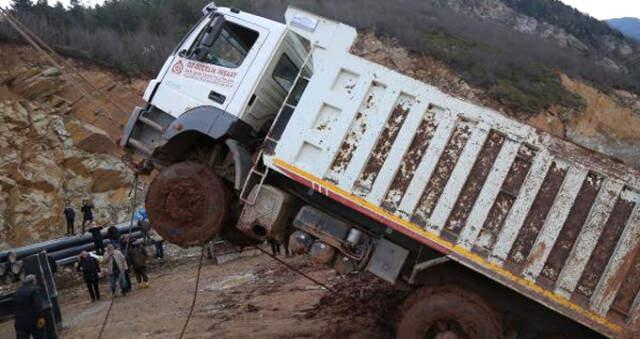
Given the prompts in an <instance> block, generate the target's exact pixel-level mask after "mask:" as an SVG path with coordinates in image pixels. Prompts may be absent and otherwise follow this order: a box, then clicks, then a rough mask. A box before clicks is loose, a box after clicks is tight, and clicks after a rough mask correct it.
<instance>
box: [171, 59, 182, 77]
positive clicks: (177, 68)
mask: <svg viewBox="0 0 640 339" xmlns="http://www.w3.org/2000/svg"><path fill="white" fill-rule="evenodd" d="M183 70H184V65H183V64H182V60H178V62H176V63H175V64H173V67H171V72H173V73H175V74H181V73H182V71H183Z"/></svg>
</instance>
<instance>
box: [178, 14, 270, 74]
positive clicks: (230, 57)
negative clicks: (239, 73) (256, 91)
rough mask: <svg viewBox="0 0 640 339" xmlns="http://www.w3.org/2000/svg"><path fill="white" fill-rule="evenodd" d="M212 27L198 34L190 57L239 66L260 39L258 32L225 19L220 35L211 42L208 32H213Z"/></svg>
mask: <svg viewBox="0 0 640 339" xmlns="http://www.w3.org/2000/svg"><path fill="white" fill-rule="evenodd" d="M211 28H212V27H209V28H207V29H205V30H204V31H203V32H202V33H201V34H200V36H198V39H197V40H196V42H195V44H194V48H193V50H192V52H191V53H190V59H192V60H197V61H201V62H206V63H209V64H213V65H218V66H222V67H226V68H237V67H239V66H240V65H241V64H242V61H243V60H244V58H245V57H246V56H247V53H249V50H250V49H251V47H253V45H254V44H255V42H256V40H257V39H258V32H256V31H253V30H250V29H248V28H246V27H242V26H240V25H236V24H234V23H232V22H229V21H225V22H224V23H223V24H222V27H221V28H220V32H219V33H218V36H217V37H216V38H215V40H214V41H213V42H211V41H209V39H208V38H207V35H208V34H212V33H213V32H211Z"/></svg>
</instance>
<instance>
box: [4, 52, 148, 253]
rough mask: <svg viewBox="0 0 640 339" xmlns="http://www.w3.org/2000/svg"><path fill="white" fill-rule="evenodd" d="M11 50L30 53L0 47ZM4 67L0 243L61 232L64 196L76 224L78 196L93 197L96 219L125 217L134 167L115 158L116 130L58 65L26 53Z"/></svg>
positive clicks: (22, 242) (78, 219)
mask: <svg viewBox="0 0 640 339" xmlns="http://www.w3.org/2000/svg"><path fill="white" fill-rule="evenodd" d="M8 49H10V50H11V51H12V53H13V54H15V53H17V54H20V53H23V54H28V53H30V50H29V49H27V48H15V47H13V46H8V48H7V49H5V46H3V47H2V51H6V50H8ZM13 57H15V55H13ZM4 61H5V63H6V62H8V61H7V59H5V60H4ZM20 61H22V60H20ZM2 70H4V71H3V72H0V250H1V249H5V248H8V247H13V246H21V245H25V244H28V243H32V242H37V241H42V240H45V239H49V238H52V237H56V236H61V235H63V234H64V233H65V231H66V224H65V222H64V218H63V215H62V210H63V208H64V204H65V201H70V202H71V204H72V206H73V207H74V208H76V230H78V229H79V227H80V222H81V216H80V214H81V213H80V211H79V208H80V204H81V201H82V199H91V200H93V202H94V205H95V207H96V211H95V216H96V221H97V222H99V223H108V222H122V221H124V220H126V219H127V217H128V213H129V206H130V204H129V199H128V194H129V191H130V190H131V182H132V179H133V173H132V171H131V170H130V169H129V168H127V167H126V166H125V165H124V163H122V162H121V161H120V157H119V154H118V151H117V148H116V145H115V144H114V142H113V137H112V136H111V135H109V133H108V132H106V131H105V130H103V129H101V128H99V127H96V126H95V125H93V124H91V123H90V122H91V121H90V119H88V118H89V117H91V116H93V115H95V112H91V111H89V110H87V109H86V107H87V106H86V103H84V102H83V99H82V98H81V97H79V96H78V93H77V92H76V91H74V90H73V89H72V88H70V85H69V83H68V82H66V81H65V80H64V77H63V75H62V74H61V72H60V71H59V70H58V69H56V68H51V67H47V66H46V65H45V64H42V63H39V62H37V61H36V62H30V61H29V60H27V62H26V63H25V62H16V63H13V64H12V66H11V67H7V64H5V65H3V68H2ZM122 90H123V89H118V91H122ZM128 90H129V91H130V92H131V94H130V95H131V97H132V98H135V95H137V94H136V91H132V90H131V89H130V88H129V89H128ZM111 92H113V90H111V91H105V92H104V93H102V94H96V96H97V97H100V98H103V99H104V98H105V97H107V96H109V95H112V94H114V93H111ZM134 102H135V101H134ZM112 130H113V131H114V132H115V131H117V130H118V128H116V127H112Z"/></svg>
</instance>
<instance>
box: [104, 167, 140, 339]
mask: <svg viewBox="0 0 640 339" xmlns="http://www.w3.org/2000/svg"><path fill="white" fill-rule="evenodd" d="M132 192H133V199H131V221H130V223H129V232H128V234H127V236H128V237H129V241H127V247H126V248H125V250H124V257H125V260H126V257H127V254H128V253H129V247H130V246H131V240H130V239H131V233H132V231H133V220H134V219H135V216H136V213H135V209H136V201H137V197H138V175H137V174H136V175H135V176H134V177H133V185H132V188H131V191H129V196H131V194H132ZM114 264H115V263H114ZM120 274H125V272H124V270H123V271H122V272H120ZM120 288H121V289H122V286H120ZM115 301H116V298H115V294H114V295H113V296H112V297H111V302H110V303H109V308H108V309H107V314H106V315H105V317H104V320H103V321H102V326H101V327H100V334H98V339H101V338H102V334H103V333H104V329H105V328H106V327H107V323H108V322H109V316H110V315H111V310H112V309H113V304H114V303H115Z"/></svg>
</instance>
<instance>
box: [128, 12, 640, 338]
mask: <svg viewBox="0 0 640 339" xmlns="http://www.w3.org/2000/svg"><path fill="white" fill-rule="evenodd" d="M203 14H204V15H203V17H202V19H201V20H200V21H199V22H198V23H197V24H196V25H195V26H194V27H193V29H192V30H191V32H189V33H188V34H187V35H186V37H185V38H184V39H183V40H182V41H181V42H180V44H179V45H178V46H177V47H176V48H175V51H174V52H173V53H172V54H171V55H170V56H169V58H168V59H167V61H166V63H165V65H164V67H163V68H162V70H161V71H160V73H159V74H158V76H157V78H156V79H154V80H152V81H151V82H150V83H149V86H148V88H147V90H146V92H145V94H144V99H145V101H146V102H147V103H148V104H147V105H146V107H140V108H137V109H136V110H135V111H134V112H133V114H132V115H131V118H130V120H129V122H128V124H127V126H126V128H125V131H124V134H123V138H122V141H121V144H122V146H123V147H124V148H125V149H127V150H129V151H130V154H131V159H132V162H133V163H135V165H136V166H137V167H138V168H139V170H140V171H141V172H143V173H153V175H154V178H153V180H152V183H151V184H150V187H149V190H148V195H147V198H146V206H147V210H148V213H149V217H150V219H151V222H152V224H153V225H154V227H155V228H156V230H157V231H158V232H159V233H160V234H161V235H162V236H163V237H165V238H166V239H168V240H169V241H171V242H173V243H176V244H179V245H182V246H193V245H201V244H203V243H205V242H207V241H209V240H210V239H211V238H213V237H215V236H222V237H224V238H226V239H228V240H229V241H233V242H236V243H245V244H247V243H249V244H250V243H256V242H259V241H263V240H265V239H276V240H278V241H280V242H284V243H288V244H289V246H290V247H291V250H293V251H295V252H296V253H308V254H309V255H310V256H311V257H312V258H313V259H314V260H316V261H317V262H320V263H325V264H327V265H332V266H333V267H334V268H335V269H336V270H337V271H339V272H341V273H348V272H354V271H369V272H372V273H373V274H375V275H377V276H378V277H380V278H381V279H384V280H386V281H389V282H390V283H398V284H404V285H405V286H411V287H412V288H415V289H416V291H415V293H414V294H413V295H412V296H411V297H409V298H408V299H407V301H406V302H405V304H404V306H402V308H401V312H400V315H399V319H398V323H397V336H398V337H399V338H418V337H420V338H443V337H447V338H537V337H539V338H549V337H552V336H554V335H556V336H557V337H558V338H560V337H562V338H565V337H575V338H586V337H590V336H596V337H597V336H599V335H604V336H607V337H614V338H637V337H638V335H639V333H638V329H639V325H638V321H639V319H638V318H639V317H638V316H639V315H640V297H639V296H638V291H640V256H639V249H640V242H639V241H638V239H639V234H638V233H639V232H640V222H639V218H640V213H639V208H640V204H639V198H640V195H639V192H640V191H639V189H640V181H639V178H640V176H639V173H638V171H636V170H634V169H631V168H629V167H627V166H625V165H624V164H622V163H620V162H617V161H615V160H612V159H608V158H606V157H604V156H602V155H600V154H597V153H595V152H592V151H589V150H587V149H584V148H581V147H579V146H577V145H574V144H572V143H570V142H567V141H565V140H562V139H559V138H556V137H553V136H551V135H549V134H547V133H545V132H542V131H539V130H536V129H535V128H533V127H531V126H528V125H525V124H522V123H520V122H517V121H514V120H512V119H510V118H508V117H506V116H504V115H502V114H500V113H498V112H496V111H493V110H491V109H487V108H483V107H480V106H477V105H474V104H472V103H469V102H465V101H464V100H461V99H458V98H455V97H452V96H450V95H447V94H445V93H443V92H441V91H440V90H438V89H437V88H435V87H433V86H430V85H427V84H424V83H422V82H419V81H416V80H414V79H411V78H409V77H407V76H404V75H401V74H399V73H397V72H394V71H392V70H390V69H387V68H385V67H383V66H380V65H377V64H375V63H372V62H369V61H367V60H364V59H362V58H360V57H357V56H354V55H352V54H351V53H350V48H351V46H352V45H353V43H354V41H355V39H356V31H355V29H353V28H352V27H349V26H347V25H344V24H341V23H337V22H333V21H330V20H327V19H324V18H322V17H319V16H316V15H314V14H311V13H308V12H305V11H303V10H300V9H296V8H289V9H288V10H287V12H286V14H285V18H286V24H282V23H279V22H274V21H271V20H268V19H265V18H262V17H258V16H255V15H251V14H249V13H244V12H242V11H239V10H237V9H233V8H217V7H216V6H215V5H214V4H210V5H208V6H207V7H206V8H204V9H203ZM354 307H357V305H356V306H354ZM389 316H391V315H389ZM596 333H598V334H596ZM446 335H448V336H446ZM562 335H564V336H562Z"/></svg>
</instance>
